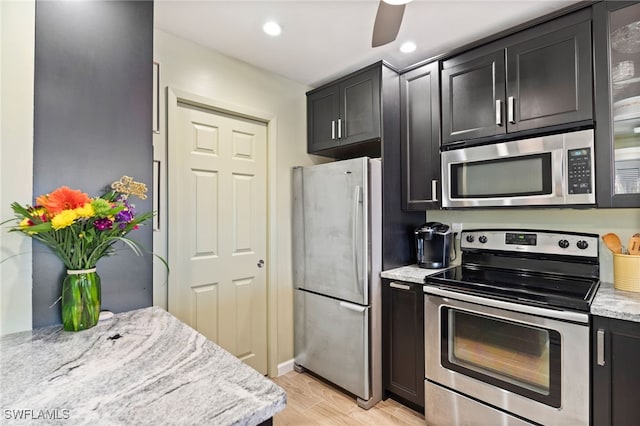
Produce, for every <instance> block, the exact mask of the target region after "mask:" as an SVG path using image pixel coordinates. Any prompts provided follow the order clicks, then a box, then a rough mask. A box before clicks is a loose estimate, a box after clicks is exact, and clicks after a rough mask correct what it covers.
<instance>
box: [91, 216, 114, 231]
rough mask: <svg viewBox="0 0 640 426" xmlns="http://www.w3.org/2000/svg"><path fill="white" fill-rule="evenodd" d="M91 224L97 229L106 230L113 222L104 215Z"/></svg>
mask: <svg viewBox="0 0 640 426" xmlns="http://www.w3.org/2000/svg"><path fill="white" fill-rule="evenodd" d="M93 226H95V228H96V229H97V230H98V231H106V230H109V229H111V228H112V227H113V222H111V221H110V220H109V218H106V217H105V218H102V219H96V220H95V221H94V222H93Z"/></svg>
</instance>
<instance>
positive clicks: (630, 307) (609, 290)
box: [591, 282, 640, 322]
mask: <svg viewBox="0 0 640 426" xmlns="http://www.w3.org/2000/svg"><path fill="white" fill-rule="evenodd" d="M591 314H592V315H599V316H601V317H608V318H616V319H622V320H627V321H634V322H640V293H636V292H633V291H622V290H618V289H616V288H615V287H614V286H613V284H611V283H604V282H603V283H600V288H599V289H598V292H597V293H596V297H595V298H594V299H593V302H591Z"/></svg>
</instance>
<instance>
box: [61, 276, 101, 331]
mask: <svg viewBox="0 0 640 426" xmlns="http://www.w3.org/2000/svg"><path fill="white" fill-rule="evenodd" d="M99 316H100V276H99V275H98V273H97V272H96V269H95V268H93V269H82V270H68V271H67V276H66V277H65V278H64V281H63V282H62V328H64V329H65V330H66V331H79V330H86V329H87V328H91V327H93V326H94V325H96V324H97V323H98V317H99Z"/></svg>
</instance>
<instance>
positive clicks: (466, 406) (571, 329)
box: [424, 229, 600, 425]
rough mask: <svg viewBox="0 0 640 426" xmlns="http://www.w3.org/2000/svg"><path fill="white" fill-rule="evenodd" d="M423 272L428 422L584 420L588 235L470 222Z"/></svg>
mask: <svg viewBox="0 0 640 426" xmlns="http://www.w3.org/2000/svg"><path fill="white" fill-rule="evenodd" d="M460 245H461V249H462V261H461V262H462V263H461V265H460V266H456V267H454V268H451V269H448V270H445V271H442V272H440V273H437V274H435V275H429V276H427V277H426V278H425V283H426V285H425V287H424V292H425V358H426V359H425V376H426V378H425V418H426V421H427V424H428V425H462V424H464V425H493V424H500V425H529V424H544V425H588V424H589V417H590V416H589V412H590V410H589V382H590V379H589V377H590V374H589V366H590V362H589V307H590V304H591V301H592V299H593V297H594V296H595V293H596V291H597V289H598V285H599V283H600V281H599V273H600V271H599V261H598V235H595V234H583V233H569V232H550V231H540V230H531V231H530V230H514V229H478V230H468V231H463V232H462V235H461V244H460Z"/></svg>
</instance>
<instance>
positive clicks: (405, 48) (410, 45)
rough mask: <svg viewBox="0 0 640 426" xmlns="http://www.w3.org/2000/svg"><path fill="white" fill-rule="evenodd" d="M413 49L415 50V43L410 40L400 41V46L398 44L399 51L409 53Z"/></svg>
mask: <svg viewBox="0 0 640 426" xmlns="http://www.w3.org/2000/svg"><path fill="white" fill-rule="evenodd" d="M414 50H416V44H415V43H414V42H412V41H406V42H404V43H402V46H400V51H401V52H402V53H411V52H413V51H414Z"/></svg>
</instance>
